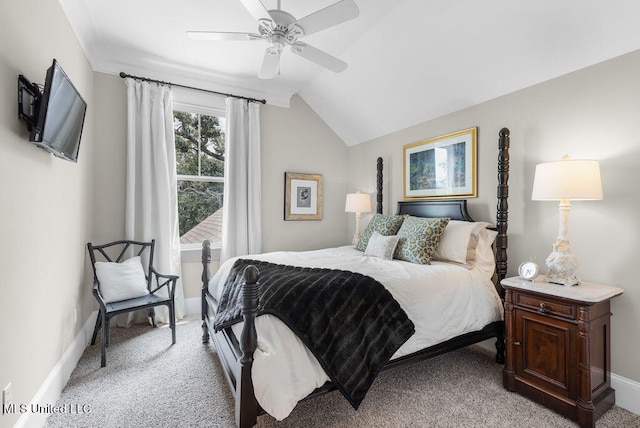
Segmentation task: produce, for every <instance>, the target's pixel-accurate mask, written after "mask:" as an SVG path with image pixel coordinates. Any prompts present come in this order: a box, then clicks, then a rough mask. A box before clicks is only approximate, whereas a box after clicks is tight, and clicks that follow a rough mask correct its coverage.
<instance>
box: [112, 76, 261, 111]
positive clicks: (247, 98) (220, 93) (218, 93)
mask: <svg viewBox="0 0 640 428" xmlns="http://www.w3.org/2000/svg"><path fill="white" fill-rule="evenodd" d="M120 77H122V78H123V79H124V78H125V77H131V78H132V79H136V80H142V81H145V82H152V83H158V84H160V85H169V86H179V87H180V88H186V89H193V90H195V91H202V92H209V93H212V94H217V95H224V96H225V97H234V98H240V99H243V100H247V101H250V102H254V103H261V104H266V103H267V101H266V100H258V99H256V98H249V97H243V96H242V95H234V94H225V93H224V92H218V91H211V90H209V89H201V88H194V87H193V86H185V85H179V84H177V83H171V82H163V81H162V80H154V79H149V78H148V77H140V76H132V75H131V74H127V73H125V72H123V71H121V72H120Z"/></svg>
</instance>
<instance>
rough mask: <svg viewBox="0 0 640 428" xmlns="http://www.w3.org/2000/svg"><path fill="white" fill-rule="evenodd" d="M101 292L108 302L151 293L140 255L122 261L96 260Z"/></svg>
mask: <svg viewBox="0 0 640 428" xmlns="http://www.w3.org/2000/svg"><path fill="white" fill-rule="evenodd" d="M96 276H97V277H98V281H99V282H100V294H101V295H102V298H103V299H104V301H105V302H106V303H110V302H117V301H120V300H127V299H133V298H134V297H140V296H144V295H147V294H149V290H148V289H147V280H146V278H145V276H144V271H143V270H142V263H141V262H140V257H139V256H136V257H131V258H130V259H127V260H125V261H124V262H122V263H113V262H96Z"/></svg>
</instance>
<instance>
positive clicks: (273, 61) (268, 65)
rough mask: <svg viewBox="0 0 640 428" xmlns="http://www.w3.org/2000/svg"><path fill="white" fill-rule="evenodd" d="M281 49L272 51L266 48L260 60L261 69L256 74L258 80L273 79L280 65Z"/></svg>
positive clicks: (271, 48)
mask: <svg viewBox="0 0 640 428" xmlns="http://www.w3.org/2000/svg"><path fill="white" fill-rule="evenodd" d="M281 52H282V50H281V49H274V48H273V47H268V48H267V50H266V51H265V52H264V58H263V60H262V67H260V72H259V73H258V78H260V79H273V78H274V77H275V76H276V73H277V71H278V65H279V64H280V53H281Z"/></svg>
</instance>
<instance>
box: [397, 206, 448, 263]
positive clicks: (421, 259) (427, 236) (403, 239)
mask: <svg viewBox="0 0 640 428" xmlns="http://www.w3.org/2000/svg"><path fill="white" fill-rule="evenodd" d="M448 223H449V219H448V218H421V217H412V216H407V217H406V218H405V219H404V222H403V223H402V227H400V230H398V237H399V238H400V241H399V242H398V246H397V247H396V253H395V255H394V257H395V258H396V259H399V260H404V261H407V262H412V263H418V264H423V265H426V264H429V263H430V262H431V259H432V258H433V255H434V254H435V252H436V248H438V244H439V243H440V237H441V236H442V234H443V233H444V229H445V228H446V227H447V224H448Z"/></svg>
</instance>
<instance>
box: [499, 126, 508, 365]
mask: <svg viewBox="0 0 640 428" xmlns="http://www.w3.org/2000/svg"><path fill="white" fill-rule="evenodd" d="M509 135H510V132H509V129H508V128H502V129H501V130H500V138H499V139H498V189H497V191H498V210H497V214H496V228H497V229H498V236H496V273H497V275H498V287H497V288H498V290H499V292H500V297H502V299H503V301H504V297H505V296H504V289H503V288H502V286H500V281H502V280H503V279H504V278H505V276H506V275H507V247H508V244H509V242H508V237H507V226H508V221H509V147H510V144H511V140H510V137H509ZM504 327H505V326H504V324H501V328H500V331H498V337H497V340H496V362H498V363H500V364H504V362H505V360H504V350H505V343H504V337H505V336H504Z"/></svg>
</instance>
